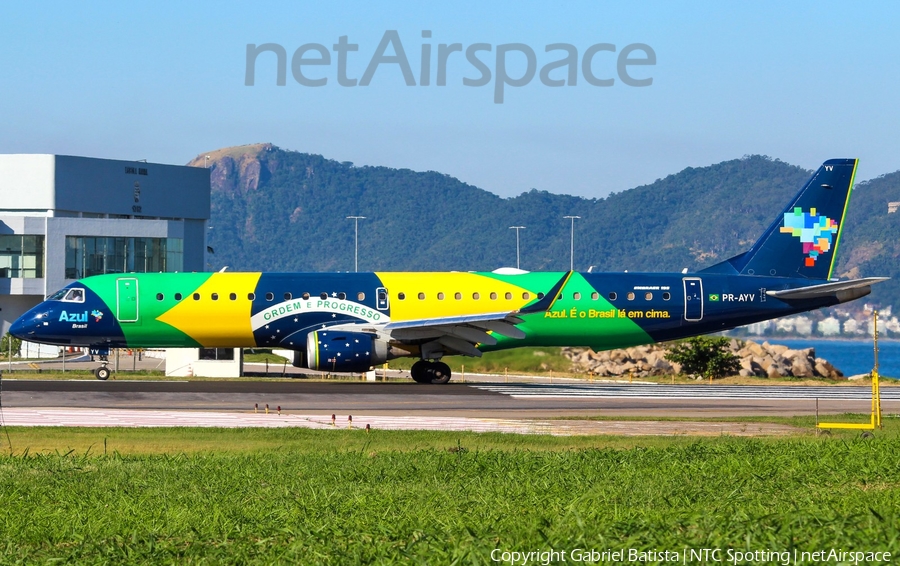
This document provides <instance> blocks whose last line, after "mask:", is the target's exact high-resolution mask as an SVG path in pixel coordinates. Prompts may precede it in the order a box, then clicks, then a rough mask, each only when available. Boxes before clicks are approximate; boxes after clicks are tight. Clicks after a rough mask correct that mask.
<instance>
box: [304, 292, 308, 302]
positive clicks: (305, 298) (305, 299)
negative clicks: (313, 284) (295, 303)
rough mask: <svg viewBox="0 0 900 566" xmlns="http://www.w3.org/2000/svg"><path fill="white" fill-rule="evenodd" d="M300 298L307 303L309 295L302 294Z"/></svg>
mask: <svg viewBox="0 0 900 566" xmlns="http://www.w3.org/2000/svg"><path fill="white" fill-rule="evenodd" d="M302 297H303V300H304V301H308V300H309V293H303V295H302Z"/></svg>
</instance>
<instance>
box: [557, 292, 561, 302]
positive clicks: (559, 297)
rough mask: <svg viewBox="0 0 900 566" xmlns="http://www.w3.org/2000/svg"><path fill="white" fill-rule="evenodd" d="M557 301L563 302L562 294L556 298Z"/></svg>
mask: <svg viewBox="0 0 900 566" xmlns="http://www.w3.org/2000/svg"><path fill="white" fill-rule="evenodd" d="M556 300H557V301H561V300H562V293H560V294H559V295H557V296H556Z"/></svg>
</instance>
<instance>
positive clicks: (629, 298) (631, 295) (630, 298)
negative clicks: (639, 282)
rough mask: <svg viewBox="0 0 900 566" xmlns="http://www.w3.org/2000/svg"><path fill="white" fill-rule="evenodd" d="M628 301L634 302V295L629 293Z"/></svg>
mask: <svg viewBox="0 0 900 566" xmlns="http://www.w3.org/2000/svg"><path fill="white" fill-rule="evenodd" d="M628 300H629V301H633V300H634V293H628Z"/></svg>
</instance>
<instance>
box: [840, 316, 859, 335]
mask: <svg viewBox="0 0 900 566" xmlns="http://www.w3.org/2000/svg"><path fill="white" fill-rule="evenodd" d="M861 332H862V329H861V328H860V327H859V323H858V322H856V321H855V320H853V319H852V318H848V319H847V320H845V321H844V334H860V333H861Z"/></svg>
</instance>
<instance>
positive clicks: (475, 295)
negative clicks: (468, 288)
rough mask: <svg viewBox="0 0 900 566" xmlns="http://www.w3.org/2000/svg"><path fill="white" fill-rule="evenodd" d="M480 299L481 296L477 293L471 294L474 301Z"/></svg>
mask: <svg viewBox="0 0 900 566" xmlns="http://www.w3.org/2000/svg"><path fill="white" fill-rule="evenodd" d="M480 297H481V295H479V294H478V291H475V292H474V293H472V298H473V299H475V300H476V301H477V300H478V299H479V298H480Z"/></svg>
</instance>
